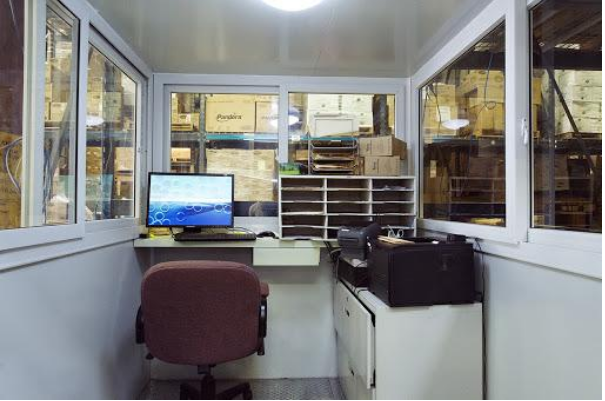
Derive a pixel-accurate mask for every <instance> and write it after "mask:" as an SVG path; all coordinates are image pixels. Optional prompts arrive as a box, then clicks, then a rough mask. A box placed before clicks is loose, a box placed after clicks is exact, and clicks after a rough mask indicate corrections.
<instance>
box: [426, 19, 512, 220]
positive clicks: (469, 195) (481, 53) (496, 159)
mask: <svg viewBox="0 0 605 401" xmlns="http://www.w3.org/2000/svg"><path fill="white" fill-rule="evenodd" d="M504 58H505V55H504V23H501V24H500V25H499V26H498V27H496V28H495V29H494V30H493V31H491V32H490V33H488V34H487V35H485V36H484V37H483V38H481V39H480V40H479V41H478V42H477V43H475V44H474V45H473V46H472V47H471V48H470V49H469V50H467V51H466V52H465V53H464V54H462V55H461V56H460V57H459V58H458V59H457V60H456V61H454V62H453V63H452V64H451V65H449V66H448V67H446V68H445V69H443V70H442V71H440V72H439V73H438V74H436V75H435V76H434V77H433V78H432V79H431V80H429V82H427V83H426V84H425V85H424V86H423V87H422V88H421V89H420V97H421V98H420V110H419V111H420V142H421V144H422V149H423V160H422V167H421V170H422V179H423V188H424V190H423V217H424V218H426V219H435V220H445V221H457V222H464V223H475V224H484V225H492V226H504V225H505V224H506V204H505V195H506V194H505V136H504V132H505V130H504V128H505V127H504V121H505V118H504V110H505V109H504V100H505V93H504V87H505V85H504Z"/></svg>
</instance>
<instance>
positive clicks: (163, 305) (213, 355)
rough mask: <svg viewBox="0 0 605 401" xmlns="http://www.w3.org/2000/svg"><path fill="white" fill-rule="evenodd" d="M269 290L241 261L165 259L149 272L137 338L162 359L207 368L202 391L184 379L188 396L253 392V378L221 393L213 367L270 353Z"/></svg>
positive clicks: (183, 393)
mask: <svg viewBox="0 0 605 401" xmlns="http://www.w3.org/2000/svg"><path fill="white" fill-rule="evenodd" d="M268 295H269V286H268V285H267V284H266V283H261V282H260V281H259V279H258V276H257V275H256V273H255V272H254V270H253V269H251V268H250V267H248V266H246V265H243V264H241V263H235V262H226V261H194V260H187V261H174V262H165V263H160V264H158V265H155V266H153V267H152V268H151V269H149V270H148V271H147V272H146V273H145V275H144V277H143V282H142V285H141V308H140V310H139V314H138V317H137V341H138V342H141V343H142V342H144V343H146V345H147V348H148V349H149V352H150V354H151V355H153V357H155V358H158V359H159V360H162V361H165V362H169V363H175V364H182V365H194V366H198V370H199V371H200V373H205V376H204V378H203V380H202V391H201V393H200V394H198V393H197V392H195V391H194V390H192V389H191V388H189V387H188V386H186V385H182V386H181V397H182V398H192V397H198V396H201V397H202V398H203V399H210V398H216V397H219V398H221V399H222V398H232V397H234V396H235V395H238V394H243V395H244V397H245V398H251V395H252V394H251V391H250V386H249V385H248V384H247V383H244V384H241V385H239V386H236V387H235V388H233V389H230V390H227V391H226V392H224V393H221V394H216V392H215V385H214V378H213V377H212V375H211V374H210V368H211V367H212V366H214V365H216V364H219V363H223V362H229V361H233V360H236V359H241V358H245V357H247V356H249V355H251V354H253V353H258V354H260V355H262V354H263V353H264V345H263V339H264V337H265V335H266V322H267V303H266V298H267V296H268Z"/></svg>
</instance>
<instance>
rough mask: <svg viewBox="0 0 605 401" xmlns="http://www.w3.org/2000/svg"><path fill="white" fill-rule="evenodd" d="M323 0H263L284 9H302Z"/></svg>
mask: <svg viewBox="0 0 605 401" xmlns="http://www.w3.org/2000/svg"><path fill="white" fill-rule="evenodd" d="M322 1H323V0H263V3H265V4H268V5H270V6H271V7H275V8H278V9H280V10H284V11H302V10H306V9H307V8H311V7H315V6H316V5H318V4H319V3H321V2H322Z"/></svg>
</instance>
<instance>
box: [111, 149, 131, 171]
mask: <svg viewBox="0 0 605 401" xmlns="http://www.w3.org/2000/svg"><path fill="white" fill-rule="evenodd" d="M133 170H134V149H133V148H126V147H118V148H115V162H114V171H116V172H131V171H133Z"/></svg>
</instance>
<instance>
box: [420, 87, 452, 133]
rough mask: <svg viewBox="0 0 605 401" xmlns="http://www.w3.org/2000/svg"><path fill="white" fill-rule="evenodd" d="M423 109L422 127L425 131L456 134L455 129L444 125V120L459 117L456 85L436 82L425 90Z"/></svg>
mask: <svg viewBox="0 0 605 401" xmlns="http://www.w3.org/2000/svg"><path fill="white" fill-rule="evenodd" d="M422 100H423V103H422V106H421V107H422V109H421V116H422V123H423V124H422V127H423V130H424V131H425V133H432V132H438V133H439V134H440V135H448V134H451V135H454V134H455V131H454V130H450V129H447V128H446V127H444V126H443V122H444V121H447V120H451V119H456V118H458V105H457V104H456V87H455V86H454V85H446V84H442V83H436V84H434V85H433V86H432V88H428V87H426V88H425V89H424V91H423V98H422Z"/></svg>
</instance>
